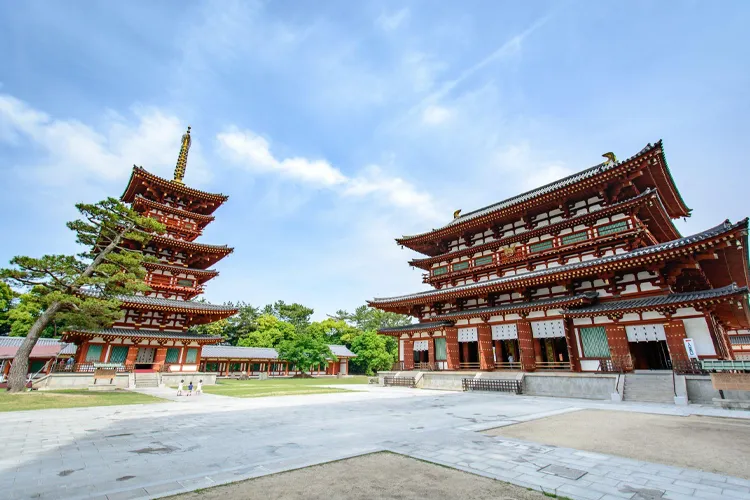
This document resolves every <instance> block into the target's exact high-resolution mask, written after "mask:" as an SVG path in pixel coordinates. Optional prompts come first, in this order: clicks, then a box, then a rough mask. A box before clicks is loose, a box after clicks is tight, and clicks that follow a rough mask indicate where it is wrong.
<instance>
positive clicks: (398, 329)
mask: <svg viewBox="0 0 750 500" xmlns="http://www.w3.org/2000/svg"><path fill="white" fill-rule="evenodd" d="M453 324H454V323H453V321H447V320H441V321H426V322H424V323H412V324H411V325H402V326H391V327H388V328H381V329H380V330H378V333H380V334H383V335H400V334H402V333H413V332H422V331H425V330H439V329H440V328H444V327H446V326H453Z"/></svg>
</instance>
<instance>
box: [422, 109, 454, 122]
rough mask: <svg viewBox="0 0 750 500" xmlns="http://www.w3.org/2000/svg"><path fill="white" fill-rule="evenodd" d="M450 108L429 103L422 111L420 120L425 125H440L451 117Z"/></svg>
mask: <svg viewBox="0 0 750 500" xmlns="http://www.w3.org/2000/svg"><path fill="white" fill-rule="evenodd" d="M451 114H452V113H451V110H449V109H448V108H445V107H443V106H438V105H436V104H431V105H429V106H427V107H426V108H425V109H424V111H423V112H422V122H423V123H425V124H427V125H440V124H441V123H445V122H446V121H448V120H449V119H450V117H451Z"/></svg>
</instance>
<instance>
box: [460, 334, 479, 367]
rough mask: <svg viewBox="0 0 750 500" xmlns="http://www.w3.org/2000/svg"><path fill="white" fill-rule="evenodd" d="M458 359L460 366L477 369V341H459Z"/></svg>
mask: <svg viewBox="0 0 750 500" xmlns="http://www.w3.org/2000/svg"><path fill="white" fill-rule="evenodd" d="M458 361H459V363H460V366H461V368H464V369H469V370H478V369H479V342H476V341H472V342H460V343H459V348H458Z"/></svg>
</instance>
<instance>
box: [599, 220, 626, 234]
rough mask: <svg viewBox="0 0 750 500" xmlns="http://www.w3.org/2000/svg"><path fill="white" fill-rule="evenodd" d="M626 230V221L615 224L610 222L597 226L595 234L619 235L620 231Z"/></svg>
mask: <svg viewBox="0 0 750 500" xmlns="http://www.w3.org/2000/svg"><path fill="white" fill-rule="evenodd" d="M627 229H628V221H626V220H618V221H617V222H611V223H609V224H604V225H603V226H599V227H597V228H596V234H598V235H599V236H606V235H608V234H614V233H619V232H621V231H626V230H627Z"/></svg>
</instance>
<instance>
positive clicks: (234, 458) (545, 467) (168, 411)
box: [0, 386, 750, 500]
mask: <svg viewBox="0 0 750 500" xmlns="http://www.w3.org/2000/svg"><path fill="white" fill-rule="evenodd" d="M352 388H353V389H354V388H356V389H359V390H363V391H367V392H352V393H333V394H320V395H303V396H282V397H270V398H253V399H233V398H225V397H217V399H214V398H205V399H201V400H200V401H197V400H198V399H200V398H195V399H196V401H193V400H191V401H190V403H189V404H188V403H187V402H182V401H180V402H169V403H163V404H155V405H133V406H120V407H101V408H81V409H68V410H43V411H35V412H13V413H4V414H0V442H1V443H3V453H2V454H0V492H2V494H1V495H0V496H2V498H4V499H9V500H12V499H21V498H23V499H28V498H40V499H54V498H61V499H78V498H96V499H107V500H125V499H133V498H155V497H159V496H164V495H167V494H173V493H179V492H185V491H190V490H194V489H197V488H205V487H210V486H214V485H217V484H222V483H226V482H231V481H237V480H240V479H246V478H251V477H258V476H261V475H266V474H269V473H273V472H279V471H283V470H289V469H293V468H298V467H305V466H308V465H313V464H318V463H323V462H327V461H330V460H335V459H341V458H346V457H350V456H355V455H359V454H362V453H368V452H372V451H379V450H391V451H395V452H398V453H403V454H406V455H410V456H414V457H417V458H422V459H427V460H429V461H432V462H436V463H440V464H443V465H447V466H450V467H454V468H457V469H461V470H466V471H469V472H472V473H475V474H479V475H483V476H487V477H492V478H497V479H501V480H504V481H508V482H511V483H514V484H518V485H521V486H526V487H530V488H534V489H542V488H544V489H545V490H546V491H556V492H557V493H558V494H560V495H565V496H568V497H571V498H575V499H590V500H611V499H614V498H631V499H635V498H651V499H658V498H665V499H666V498H672V499H679V498H683V499H684V498H690V499H698V498H723V497H726V498H746V499H750V481H746V480H743V479H739V478H733V477H727V476H722V475H718V474H711V473H706V472H700V471H696V470H689V469H681V468H679V467H671V466H666V465H659V464H653V463H647V462H641V461H637V460H630V459H625V458H618V457H613V456H608V455H602V454H597V453H589V452H582V451H577V450H573V449H568V448H556V447H551V446H541V445H538V444H534V443H529V442H524V441H518V440H513V439H507V438H501V437H492V436H487V435H485V434H482V433H479V432H476V431H479V430H484V429H488V428H493V427H497V426H500V425H508V424H511V423H514V422H518V421H527V420H533V419H536V418H541V417H544V416H548V415H554V414H558V413H560V412H572V411H577V410H578V409H581V408H606V409H610V410H622V411H647V412H651V413H664V414H671V415H688V414H705V415H712V416H731V417H750V415H748V414H746V413H741V412H729V411H725V410H718V409H713V408H702V407H693V406H690V407H675V406H672V405H658V404H651V405H647V404H632V403H621V404H614V403H606V402H592V401H583V400H568V399H553V398H532V397H519V396H503V395H497V394H482V393H466V394H464V393H445V392H440V391H425V390H414V389H403V388H380V387H372V386H357V387H352ZM186 399H188V398H186ZM561 431H564V430H562V429H561ZM687 438H688V437H686V439H687ZM552 472H554V473H556V474H557V475H555V474H552ZM580 474H583V475H582V476H580V477H579V478H578V479H574V478H573V477H576V476H579V475H580ZM566 476H567V477H566ZM332 497H335V490H332Z"/></svg>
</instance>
